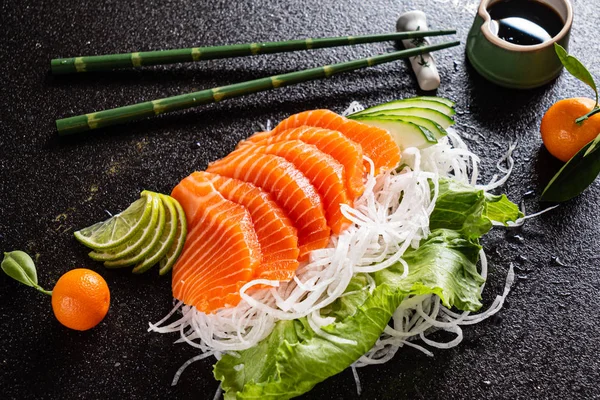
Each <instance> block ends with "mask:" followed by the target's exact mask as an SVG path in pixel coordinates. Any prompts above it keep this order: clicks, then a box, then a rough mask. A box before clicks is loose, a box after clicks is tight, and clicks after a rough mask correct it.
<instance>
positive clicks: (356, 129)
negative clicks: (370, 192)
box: [271, 110, 400, 174]
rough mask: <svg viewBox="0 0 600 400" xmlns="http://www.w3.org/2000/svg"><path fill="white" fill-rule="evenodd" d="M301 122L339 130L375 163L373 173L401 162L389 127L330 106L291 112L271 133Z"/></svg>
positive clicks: (398, 150) (385, 169) (292, 126)
mask: <svg viewBox="0 0 600 400" xmlns="http://www.w3.org/2000/svg"><path fill="white" fill-rule="evenodd" d="M302 125H308V126H315V127H319V128H326V129H331V130H334V131H340V132H342V133H343V134H344V135H345V136H347V137H348V138H349V139H351V140H353V141H355V142H356V143H358V144H360V145H361V147H362V150H363V153H364V154H365V155H366V156H367V157H369V158H370V159H371V160H372V161H373V163H374V164H375V173H376V174H378V173H380V172H383V171H387V170H390V169H393V168H396V167H397V166H398V164H399V163H400V148H399V147H398V145H397V144H396V142H395V141H394V138H393V137H392V135H390V133H389V132H388V131H386V130H384V129H381V128H376V127H373V126H369V125H366V124H363V123H362V122H358V121H353V120H350V119H348V118H345V117H342V116H341V115H338V114H336V113H334V112H333V111H330V110H312V111H304V112H301V113H298V114H294V115H292V116H290V117H288V118H286V119H284V120H283V121H281V122H280V123H279V125H277V126H276V127H275V128H274V129H273V130H272V131H271V134H277V133H279V132H282V131H284V130H286V129H290V128H296V127H299V126H302Z"/></svg>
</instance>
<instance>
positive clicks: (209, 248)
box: [171, 179, 262, 313]
mask: <svg viewBox="0 0 600 400" xmlns="http://www.w3.org/2000/svg"><path fill="white" fill-rule="evenodd" d="M171 196H172V197H174V198H175V199H176V200H177V201H179V202H180V203H181V204H182V205H185V206H184V211H185V212H186V216H187V215H188V213H189V215H190V217H188V218H189V220H190V224H189V225H188V226H189V230H188V234H187V237H186V241H185V245H184V248H183V251H182V253H181V255H180V256H179V258H178V260H177V262H176V263H175V265H174V266H173V277H172V283H171V284H172V290H173V297H175V298H176V299H179V300H181V301H183V302H184V303H185V304H188V305H192V306H195V307H196V308H197V309H198V310H199V311H202V312H205V313H210V312H212V311H215V310H216V309H218V308H221V307H227V306H235V305H236V304H237V302H238V301H239V295H238V294H237V292H238V291H239V287H241V286H242V285H244V284H245V283H246V282H248V281H249V280H251V279H252V278H253V276H254V272H255V270H256V268H257V267H258V266H259V264H260V260H261V258H262V255H261V251H260V244H259V241H258V238H257V235H256V232H255V230H254V225H253V223H252V218H251V215H250V213H249V212H248V210H247V209H246V208H245V207H243V206H241V205H239V204H236V203H234V202H232V201H229V200H227V199H225V198H224V197H223V196H222V195H221V194H220V193H219V192H218V191H217V190H216V189H215V188H214V186H213V185H212V184H210V183H208V184H206V185H202V186H199V185H194V184H191V182H190V181H189V180H186V179H184V180H183V181H181V182H180V183H179V184H178V185H177V186H176V187H175V188H174V189H173V192H172V193H171ZM223 249H227V250H226V251H223ZM232 287H237V288H238V290H234V291H230V290H229V289H231V288H232ZM224 288H228V289H227V290H225V289H224ZM231 293H233V295H231V296H230V294H231Z"/></svg>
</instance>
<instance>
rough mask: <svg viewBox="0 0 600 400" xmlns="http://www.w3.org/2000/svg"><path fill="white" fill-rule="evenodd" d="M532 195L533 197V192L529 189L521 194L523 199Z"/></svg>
mask: <svg viewBox="0 0 600 400" xmlns="http://www.w3.org/2000/svg"><path fill="white" fill-rule="evenodd" d="M533 195H535V190H533V189H529V190H528V191H526V192H525V193H523V197H532V196H533Z"/></svg>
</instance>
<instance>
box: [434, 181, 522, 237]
mask: <svg viewBox="0 0 600 400" xmlns="http://www.w3.org/2000/svg"><path fill="white" fill-rule="evenodd" d="M521 217H523V214H522V213H521V211H520V210H519V207H517V205H516V204H514V203H513V202H511V201H510V200H508V198H507V197H506V196H505V195H499V196H495V195H491V194H487V193H485V192H484V191H483V190H478V189H475V188H474V187H472V186H470V185H467V184H465V183H461V182H457V181H455V180H452V179H445V178H443V179H440V181H439V192H438V199H437V201H436V203H435V208H434V210H433V212H432V213H431V215H430V217H429V229H431V230H432V231H433V230H435V229H439V228H443V229H451V230H454V231H457V232H460V233H462V234H464V235H465V236H467V237H468V238H470V239H477V238H480V237H481V236H483V235H484V234H486V233H487V232H488V231H489V230H490V229H491V227H492V221H497V222H501V223H503V224H506V223H507V222H509V221H513V222H514V221H516V220H517V219H518V218H521Z"/></svg>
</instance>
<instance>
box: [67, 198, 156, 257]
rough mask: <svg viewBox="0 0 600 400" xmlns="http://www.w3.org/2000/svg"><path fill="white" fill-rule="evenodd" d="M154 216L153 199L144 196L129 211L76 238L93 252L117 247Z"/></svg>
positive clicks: (93, 226) (92, 227) (83, 230)
mask: <svg viewBox="0 0 600 400" xmlns="http://www.w3.org/2000/svg"><path fill="white" fill-rule="evenodd" d="M151 214H152V197H151V196H142V198H141V199H139V200H136V201H135V202H133V203H132V204H131V205H130V206H129V207H127V209H126V210H125V211H123V212H121V213H119V214H117V215H115V216H113V217H111V218H109V219H107V220H106V221H102V222H98V223H97V224H94V225H92V226H89V227H87V228H83V229H82V230H80V231H77V232H75V238H76V239H77V240H79V242H81V243H82V244H83V245H84V246H87V247H89V248H91V249H93V250H105V249H109V248H113V247H116V246H118V245H120V244H122V243H125V242H126V241H127V240H129V239H130V238H132V237H133V236H134V235H135V234H136V233H137V232H138V231H139V230H140V229H141V228H142V227H144V226H145V225H146V224H147V223H148V220H149V219H150V216H151Z"/></svg>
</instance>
